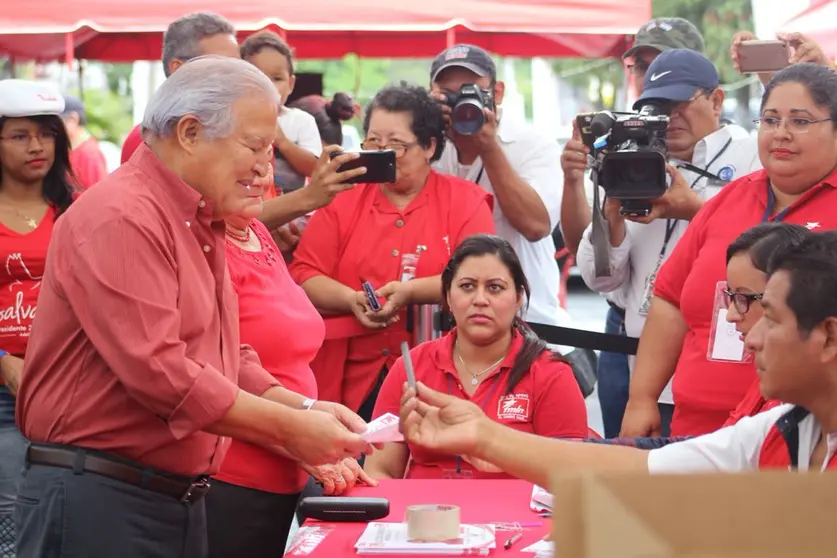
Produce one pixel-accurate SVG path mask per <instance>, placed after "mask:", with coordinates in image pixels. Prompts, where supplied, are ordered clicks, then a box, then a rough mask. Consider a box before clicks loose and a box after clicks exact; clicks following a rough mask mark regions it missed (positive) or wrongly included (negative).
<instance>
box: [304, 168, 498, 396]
mask: <svg viewBox="0 0 837 558" xmlns="http://www.w3.org/2000/svg"><path fill="white" fill-rule="evenodd" d="M492 203H493V198H492V197H491V195H490V194H488V193H486V192H485V190H483V189H482V188H480V187H479V186H477V185H476V184H474V183H473V182H468V181H466V180H462V179H460V178H457V177H455V176H449V175H443V174H439V173H437V172H435V171H430V173H429V174H428V176H427V180H426V182H425V184H424V187H423V188H422V190H421V191H420V192H419V193H418V195H417V196H416V197H415V199H413V200H412V201H411V202H410V204H409V205H408V206H407V207H404V208H398V207H396V206H395V205H393V203H392V202H391V201H390V200H389V199H388V198H387V196H386V194H384V191H383V186H381V185H379V184H358V185H357V186H356V187H355V188H354V189H352V190H349V191H347V192H343V193H341V194H339V195H338V196H337V197H336V198H335V199H334V201H332V202H331V203H330V204H329V205H328V206H326V207H324V208H322V209H319V210H317V211H315V212H314V215H313V216H312V217H311V221H309V223H308V225H307V227H306V229H305V234H303V235H302V240H300V242H299V246H297V248H296V251H295V252H294V261H293V263H291V265H290V271H291V276H292V277H293V278H294V279H295V280H296V282H297V283H298V284H300V285H303V286H304V284H305V282H306V281H308V280H309V279H311V278H312V277H318V276H325V277H329V278H331V279H333V280H335V281H337V282H339V283H342V284H343V285H347V286H348V287H350V288H352V289H353V290H360V288H361V283H362V281H364V280H366V281H369V282H370V283H371V284H372V286H373V287H375V288H376V289H377V288H380V287H383V286H384V285H386V284H387V283H389V282H390V281H398V280H400V279H401V278H402V273H401V272H402V264H403V262H404V255H405V254H414V253H420V256H419V258H418V263H417V264H416V268H415V276H416V277H433V276H437V275H439V274H440V273H441V272H442V270H443V269H444V268H445V265H446V264H447V263H448V260H449V259H450V257H451V254H452V253H453V252H454V250H456V247H457V246H459V244H460V243H461V242H462V241H463V240H464V239H465V238H467V237H469V236H471V235H473V234H478V233H493V232H494V218H493V217H492V216H491V208H492ZM406 323H407V319H406V309H404V310H402V316H401V321H400V322H398V323H396V324H393V325H391V326H389V327H387V328H386V329H385V330H383V331H381V330H370V329H367V328H366V327H365V326H363V325H362V324H361V323H360V322H359V321H358V320H357V318H355V316H354V315H353V314H344V315H332V316H327V317H326V318H325V324H326V340H325V343H323V348H322V350H320V352H319V353H318V355H317V358H316V359H315V360H314V362H313V363H312V364H311V368H312V369H313V370H314V374H315V376H316V378H317V388H318V390H319V393H320V399H324V400H326V401H338V402H340V403H343V404H345V405H346V406H348V407H349V408H351V409H353V410H355V411H356V410H357V409H358V408H360V406H361V404H362V403H363V401H364V400H365V399H366V397H367V396H368V395H369V394H370V393H371V392H372V389H373V387H374V386H375V383H376V382H377V381H378V377H379V374H380V372H381V369H382V367H384V366H390V365H391V364H392V363H393V362H394V361H395V356H396V355H398V354H399V350H400V349H399V346H400V343H401V342H402V341H407V340H409V338H410V336H409V334H408V333H407V326H406Z"/></svg>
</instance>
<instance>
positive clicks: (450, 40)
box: [445, 27, 456, 48]
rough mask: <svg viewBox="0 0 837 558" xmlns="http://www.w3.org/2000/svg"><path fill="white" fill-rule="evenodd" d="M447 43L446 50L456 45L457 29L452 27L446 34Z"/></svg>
mask: <svg viewBox="0 0 837 558" xmlns="http://www.w3.org/2000/svg"><path fill="white" fill-rule="evenodd" d="M445 42H446V43H447V44H446V45H445V48H450V47H452V46H453V45H455V44H456V29H454V28H453V27H451V28H450V29H448V30H447V32H446V33H445Z"/></svg>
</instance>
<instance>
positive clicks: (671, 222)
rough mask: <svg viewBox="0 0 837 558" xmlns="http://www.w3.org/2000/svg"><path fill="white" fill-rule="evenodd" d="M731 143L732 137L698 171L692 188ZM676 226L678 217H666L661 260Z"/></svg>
mask: <svg viewBox="0 0 837 558" xmlns="http://www.w3.org/2000/svg"><path fill="white" fill-rule="evenodd" d="M731 143H732V138H728V139H727V142H726V143H725V144H724V145H723V146H722V147H721V149H719V150H718V152H717V153H716V154H715V156H714V157H712V160H711V161H709V162H708V163H707V164H706V166H705V167H703V168H702V169H698V170H699V171H700V172H699V173H698V177H697V178H695V180H694V182H692V185H691V186H689V189H690V190H694V189H695V186H697V183H698V182H700V179H701V178H704V176H705V175H706V174H708V173H709V167H711V166H712V165H714V164H715V161H717V160H718V159H720V158H721V155H723V154H724V153H725V152H726V150H727V149H729V146H730V144H731ZM675 228H677V219H666V236H665V240H663V247H662V248H661V249H660V257H659V259H660V260H662V259H663V256H665V255H666V248H668V241H669V240H671V236H672V235H673V234H674V229H675Z"/></svg>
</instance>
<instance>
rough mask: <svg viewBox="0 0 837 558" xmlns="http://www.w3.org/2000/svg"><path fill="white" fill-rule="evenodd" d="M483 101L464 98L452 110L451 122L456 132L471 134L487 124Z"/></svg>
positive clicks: (463, 134)
mask: <svg viewBox="0 0 837 558" xmlns="http://www.w3.org/2000/svg"><path fill="white" fill-rule="evenodd" d="M482 109H483V107H482V103H480V102H479V101H477V100H475V99H463V100H462V101H460V102H458V103H457V104H456V106H455V107H453V109H452V110H451V124H452V125H453V129H454V130H456V133H458V134H459V135H462V136H471V135H473V134H476V133H477V132H479V131H480V130H481V129H482V127H483V125H484V124H485V114H484V113H483V112H482Z"/></svg>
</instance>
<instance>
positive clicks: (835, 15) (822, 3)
mask: <svg viewBox="0 0 837 558" xmlns="http://www.w3.org/2000/svg"><path fill="white" fill-rule="evenodd" d="M782 28H783V30H785V31H798V32H799V33H802V34H803V35H807V36H809V37H811V38H812V39H814V40H815V41H817V43H819V44H820V46H821V47H822V49H823V51H824V52H825V53H826V54H827V55H828V56H829V58H831V59H832V60H834V59H835V58H837V1H835V0H815V1H814V2H812V3H811V5H810V6H809V7H808V8H807V9H806V10H804V11H803V12H802V13H801V14H799V15H797V16H795V17H794V18H793V19H792V20H790V21H789V22H787V23H786V24H785V25H783V26H782Z"/></svg>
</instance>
